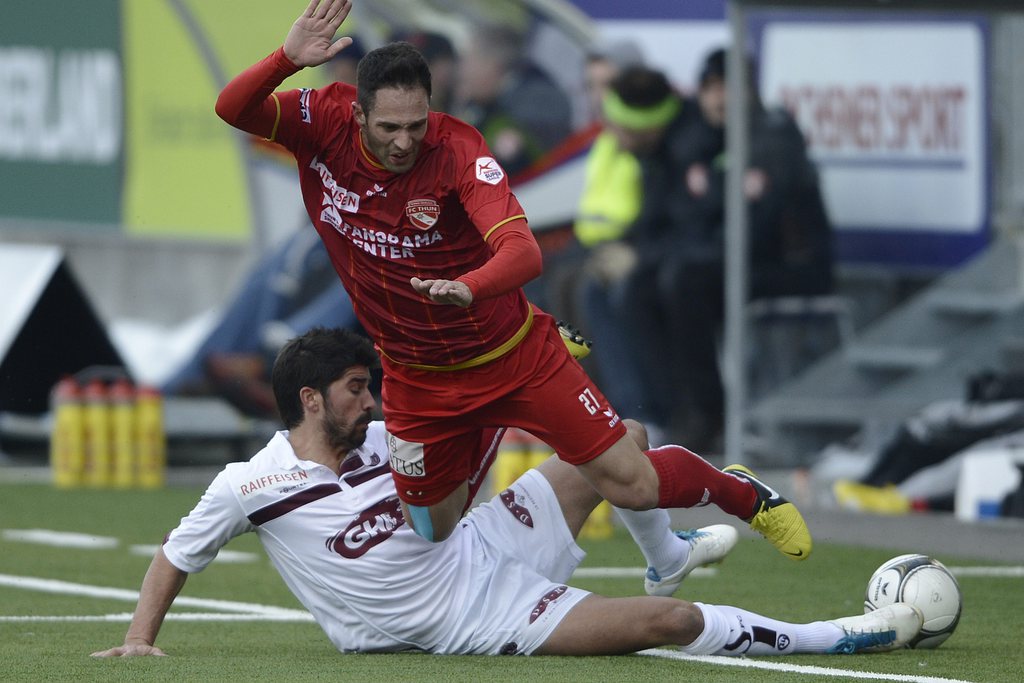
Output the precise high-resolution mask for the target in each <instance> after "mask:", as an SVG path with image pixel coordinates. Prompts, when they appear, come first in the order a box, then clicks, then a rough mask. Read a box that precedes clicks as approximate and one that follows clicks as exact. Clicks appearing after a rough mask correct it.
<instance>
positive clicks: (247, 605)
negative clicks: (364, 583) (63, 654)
mask: <svg viewBox="0 0 1024 683" xmlns="http://www.w3.org/2000/svg"><path fill="white" fill-rule="evenodd" d="M0 586H9V587H11V588H23V589H25V590H34V591H39V592H42V593H59V594H62V595H85V596H88V597H92V598H106V599H108V600H123V601H125V602H138V599H139V592H138V591H133V590H125V589H123V588H106V587H103V586H88V585H85V584H81V583H70V582H68V581H57V580H55V579H37V578H33V577H31V576H11V575H9V574H0ZM174 604H175V605H177V606H178V607H198V608H201V609H214V610H221V611H224V612H236V613H240V614H249V615H262V616H267V617H296V616H299V615H308V613H307V612H306V611H305V610H297V609H289V608H287V607H272V606H270V605H259V604H256V603H252V602H235V601H232V600H212V599H209V598H191V597H188V596H186V595H179V596H178V597H177V598H175V599H174Z"/></svg>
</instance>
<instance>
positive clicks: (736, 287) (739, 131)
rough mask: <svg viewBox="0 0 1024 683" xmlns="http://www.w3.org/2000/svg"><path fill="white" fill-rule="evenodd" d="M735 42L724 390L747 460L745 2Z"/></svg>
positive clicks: (731, 456) (733, 6) (732, 438)
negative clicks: (744, 432)
mask: <svg viewBox="0 0 1024 683" xmlns="http://www.w3.org/2000/svg"><path fill="white" fill-rule="evenodd" d="M728 16H729V25H730V28H731V33H732V44H731V45H730V48H729V53H728V55H727V57H726V73H727V78H726V84H725V87H726V97H727V98H728V99H727V101H728V107H727V112H726V128H725V131H726V135H725V141H726V157H727V159H728V168H727V169H726V184H725V269H724V270H725V283H724V287H725V331H724V337H725V339H724V347H725V348H724V352H723V359H722V366H723V367H722V381H723V384H724V388H725V455H726V458H727V460H728V462H742V461H743V421H744V411H745V404H746V393H747V392H746V389H747V382H746V371H745V365H746V362H745V356H746V350H745V341H746V315H745V311H746V305H747V262H748V260H747V223H748V216H747V205H746V201H745V200H744V197H743V173H744V169H745V168H746V167H747V159H748V158H749V155H750V150H749V142H750V141H749V137H748V135H749V129H750V127H749V118H750V112H749V104H750V103H749V102H748V97H747V95H748V93H747V79H748V74H747V71H748V68H747V60H746V47H747V34H746V12H745V11H744V9H743V7H742V2H738V1H737V0H729V4H728Z"/></svg>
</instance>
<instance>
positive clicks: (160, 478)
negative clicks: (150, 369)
mask: <svg viewBox="0 0 1024 683" xmlns="http://www.w3.org/2000/svg"><path fill="white" fill-rule="evenodd" d="M135 420H136V429H137V434H138V437H137V445H138V450H137V457H138V481H139V485H140V486H141V487H142V488H145V489H155V488H160V487H161V486H163V485H164V480H165V476H166V469H167V434H166V433H165V432H164V402H163V397H162V396H161V395H160V391H159V390H158V389H156V388H154V387H145V386H143V387H139V389H138V392H137V393H136V412H135Z"/></svg>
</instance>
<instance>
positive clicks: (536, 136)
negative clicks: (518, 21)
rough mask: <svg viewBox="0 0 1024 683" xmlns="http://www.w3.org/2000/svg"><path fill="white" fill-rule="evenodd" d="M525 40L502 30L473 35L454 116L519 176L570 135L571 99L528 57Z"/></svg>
mask: <svg viewBox="0 0 1024 683" xmlns="http://www.w3.org/2000/svg"><path fill="white" fill-rule="evenodd" d="M525 48H526V46H525V44H524V41H523V38H522V37H521V36H520V35H519V34H518V33H517V32H516V31H514V30H512V29H510V28H506V27H503V26H482V27H479V28H477V29H475V30H474V31H473V35H472V39H471V40H470V43H469V47H468V50H467V52H466V54H465V55H464V56H463V58H462V60H461V61H460V63H459V70H458V78H459V80H458V86H457V88H458V90H457V105H456V107H455V111H454V113H455V115H456V116H458V117H459V118H461V119H463V120H464V121H466V122H467V123H469V124H471V125H473V126H474V127H475V128H477V130H479V131H480V132H481V133H482V134H483V136H484V139H485V140H486V141H487V146H488V147H489V148H490V150H491V152H493V153H494V156H495V159H496V160H497V161H498V163H499V164H500V165H501V167H502V168H503V169H505V172H506V173H507V174H508V175H509V176H515V175H516V174H517V173H519V172H520V171H523V170H525V169H526V168H527V167H529V166H530V164H532V163H533V162H535V161H536V160H537V159H539V158H540V157H541V156H542V155H543V154H544V153H545V152H547V151H548V150H550V149H552V148H553V147H554V146H555V145H557V144H558V143H559V142H561V141H562V140H564V139H565V138H566V137H568V135H569V133H570V132H571V131H572V105H571V103H570V101H569V97H568V95H566V93H565V92H563V91H562V89H561V88H560V87H559V86H558V85H557V84H556V83H555V82H554V80H552V79H551V78H550V77H549V76H548V75H547V74H545V73H544V72H543V71H542V70H541V69H540V68H539V67H537V66H536V65H535V64H533V63H532V62H531V61H529V59H528V58H527V57H526V56H525V55H526V52H525Z"/></svg>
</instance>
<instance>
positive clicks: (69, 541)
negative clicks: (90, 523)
mask: <svg viewBox="0 0 1024 683" xmlns="http://www.w3.org/2000/svg"><path fill="white" fill-rule="evenodd" d="M3 537H4V540H5V541H20V542H22V543H36V544H38V545H55V546H58V547H61V548H82V549H86V550H107V549H109V548H116V547H117V546H118V544H119V543H120V541H118V540H117V539H116V538H111V537H110V536H94V535H93V534H80V533H77V532H74V531H52V530H50V529H4V533H3Z"/></svg>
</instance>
